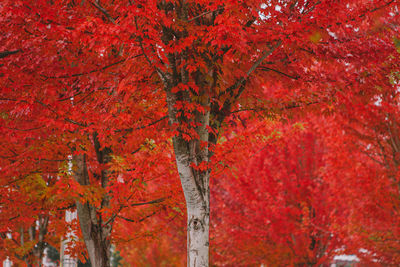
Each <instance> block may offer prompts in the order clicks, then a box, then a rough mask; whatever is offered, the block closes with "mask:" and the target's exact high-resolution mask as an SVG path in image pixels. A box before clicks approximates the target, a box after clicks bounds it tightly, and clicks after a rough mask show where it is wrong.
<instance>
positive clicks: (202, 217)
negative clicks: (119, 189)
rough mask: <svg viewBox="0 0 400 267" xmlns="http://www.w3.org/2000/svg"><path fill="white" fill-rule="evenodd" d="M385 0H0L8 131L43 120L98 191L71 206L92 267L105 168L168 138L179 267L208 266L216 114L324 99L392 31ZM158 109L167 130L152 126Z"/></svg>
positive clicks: (110, 207)
mask: <svg viewBox="0 0 400 267" xmlns="http://www.w3.org/2000/svg"><path fill="white" fill-rule="evenodd" d="M394 3H395V1H393V0H392V1H383V2H382V1H368V2H366V1H359V0H348V1H341V2H340V3H335V4H332V3H331V2H330V1H293V2H287V3H281V1H270V2H268V4H266V3H264V2H263V1H246V2H242V1H231V2H223V1H213V2H209V1H200V2H199V1H112V2H104V3H103V2H100V1H97V0H96V1H94V2H92V1H83V2H81V3H76V2H75V1H67V2H66V1H51V2H50V1H44V0H42V1H34V2H32V1H18V2H14V1H5V2H4V3H2V5H1V10H2V12H1V13H2V14H5V16H4V17H2V19H1V23H2V27H4V28H5V27H7V28H8V29H10V31H9V35H8V36H5V37H2V39H1V47H2V50H1V51H2V52H1V54H0V57H1V59H2V60H6V64H4V65H3V66H2V68H3V69H4V73H5V75H3V76H2V77H1V79H2V86H3V87H4V88H5V90H4V92H2V93H3V95H2V96H1V101H2V105H4V109H2V112H3V113H4V114H7V115H9V114H11V115H13V116H11V117H10V118H9V119H7V120H6V123H7V124H6V125H7V127H8V128H12V129H13V130H14V131H16V130H15V129H19V130H22V129H23V130H24V131H26V132H27V134H25V135H23V136H24V137H21V138H20V140H26V139H29V138H30V137H29V135H30V134H32V131H35V130H34V129H35V128H37V127H41V126H42V124H43V122H44V123H46V129H47V133H51V134H52V136H57V138H55V139H56V140H57V145H58V146H59V147H57V149H58V151H60V153H61V154H62V155H63V159H64V160H65V159H66V158H67V155H71V154H74V160H73V161H74V164H75V167H74V170H75V178H76V180H77V181H78V184H75V187H76V189H77V190H78V191H81V194H82V193H85V194H83V195H85V196H93V195H95V196H97V198H94V197H93V198H91V199H90V200H91V201H89V202H88V200H89V199H88V198H85V199H78V200H81V201H78V204H77V206H78V210H80V211H78V213H80V215H79V216H80V220H81V222H83V221H85V222H86V221H87V222H89V224H90V225H92V227H89V228H87V227H86V228H85V227H82V231H83V236H84V237H85V239H86V244H87V247H88V249H89V255H90V257H91V259H92V258H93V259H95V258H96V259H97V258H98V259H104V260H103V263H99V264H98V266H102V264H104V265H108V262H109V259H108V258H109V255H107V251H108V248H109V241H108V240H109V237H110V235H111V225H112V223H113V221H114V219H115V218H116V217H117V215H118V214H119V209H120V208H121V205H115V204H117V203H115V201H112V200H111V199H114V200H115V199H118V198H117V196H115V195H113V192H115V190H114V191H113V190H111V189H110V188H111V187H112V186H111V184H112V181H114V182H115V181H118V177H119V176H118V172H116V171H115V170H114V169H113V168H112V166H113V165H114V166H119V165H121V164H119V163H118V160H117V159H118V158H119V157H122V158H123V159H124V161H126V162H127V164H128V165H130V164H133V163H132V162H135V163H136V162H139V161H140V160H143V158H141V157H140V155H143V154H142V153H138V154H137V153H133V154H134V156H133V157H134V158H132V156H131V155H130V154H132V152H135V151H136V150H137V149H138V147H141V145H142V144H145V147H148V148H150V147H151V146H152V143H153V141H151V140H156V142H157V144H158V143H159V141H158V140H162V139H164V140H165V139H167V138H168V137H170V136H173V137H172V139H173V148H174V151H175V160H176V164H177V169H178V173H179V176H180V180H181V183H182V188H183V192H184V195H185V200H186V206H187V229H188V232H187V233H188V241H187V244H188V265H189V266H195V265H196V266H208V262H209V259H208V250H209V212H210V202H209V195H210V190H209V180H210V173H211V167H212V164H210V159H211V156H212V155H213V150H214V149H215V145H217V143H218V137H219V136H220V134H221V132H223V131H225V130H227V127H226V123H225V122H226V118H227V117H228V116H229V115H230V113H231V112H233V111H235V110H237V109H256V110H258V109H277V110H279V109H285V108H289V107H295V106H302V105H310V104H312V103H315V102H327V101H331V100H332V97H333V96H334V95H335V94H336V91H335V90H334V88H337V87H335V86H334V85H335V83H336V82H337V81H338V80H339V81H341V79H342V77H343V75H342V73H343V70H344V69H346V67H345V66H346V64H351V63H352V62H354V61H357V60H359V57H361V55H363V54H362V53H369V52H370V51H371V50H372V51H379V49H381V48H385V47H386V46H385V45H382V40H386V39H387V38H388V35H389V32H390V31H391V29H390V28H384V27H383V26H382V25H388V24H389V23H390V21H391V20H393V17H392V16H390V15H389V14H390V12H391V11H393V10H395V7H394V6H395V4H394ZM356 29H357V30H356ZM339 33H340V34H342V33H345V34H346V36H347V37H346V40H345V42H343V40H342V39H339V40H338V38H337V37H335V36H337V35H338V34H339ZM377 33H378V34H377ZM360 44H362V47H361V45H360ZM375 46H376V47H375ZM360 47H361V48H360ZM353 55H357V56H358V57H357V58H355V57H353ZM365 55H366V56H365V58H364V61H368V60H376V58H372V56H371V55H369V54H365ZM328 67H329V68H328ZM6 68H7V69H6ZM21 70H22V71H21ZM347 71H348V72H349V73H352V70H351V69H350V70H347ZM350 76H351V75H348V76H346V78H348V77H350ZM350 80H351V79H350ZM249 88H251V90H248V89H249ZM27 92H29V96H28V94H27ZM165 100H166V103H167V107H165V105H164V101H165ZM33 110H35V112H37V113H36V114H34V113H33ZM153 114H154V115H153ZM165 114H167V116H168V119H169V125H170V126H169V130H170V131H169V132H165V131H163V130H161V128H159V129H160V133H158V134H155V133H154V131H151V129H154V128H152V127H156V126H155V125H156V123H157V122H159V121H161V120H162V118H164V117H165ZM23 116H26V120H25V121H24V122H23V123H22V122H21V121H20V118H21V117H23ZM16 118H18V120H16ZM20 122H21V124H20ZM147 125H150V126H151V127H146V126H147ZM21 126H24V127H21ZM44 140H46V137H44ZM42 153H43V152H42ZM133 165H134V164H133ZM143 170H144V169H135V173H136V172H137V171H138V173H140V174H142V171H143ZM146 170H148V169H146ZM149 170H150V171H151V169H149ZM120 171H121V170H120ZM121 173H122V171H121V172H120V174H121ZM127 174H131V173H130V172H129V171H128V172H127V173H125V172H124V173H123V174H121V175H122V177H124V179H125V177H127ZM92 181H93V185H94V186H93V187H91V186H90V185H92ZM88 182H90V183H91V184H90V185H89V184H88ZM82 189H84V190H83V192H82ZM93 192H95V194H92V193H93ZM99 196H100V197H99ZM127 199H129V200H130V198H129V197H127ZM147 202H148V201H145V202H144V203H147ZM79 203H80V204H79ZM86 204H87V205H86ZM80 205H81V206H80ZM85 205H86V206H85ZM122 206H124V205H122ZM97 212H98V214H97ZM104 222H105V223H104ZM83 225H86V223H83ZM91 231H95V232H91ZM85 232H86V233H85ZM95 239H96V240H95ZM99 242H100V243H99ZM94 243H95V244H97V245H95V246H93V244H94ZM91 244H92V245H91ZM90 247H93V249H90ZM94 250H98V251H97V252H96V251H94ZM96 255H101V256H96ZM92 263H93V264H95V263H94V261H93V260H92ZM95 265H97V264H95Z"/></svg>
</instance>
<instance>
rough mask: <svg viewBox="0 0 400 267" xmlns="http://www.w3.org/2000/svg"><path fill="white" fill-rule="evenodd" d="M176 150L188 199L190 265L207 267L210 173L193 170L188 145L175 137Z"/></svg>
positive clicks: (179, 170)
mask: <svg viewBox="0 0 400 267" xmlns="http://www.w3.org/2000/svg"><path fill="white" fill-rule="evenodd" d="M189 144H190V142H189ZM174 149H175V158H176V164H177V168H178V172H179V177H180V180H181V183H182V189H183V192H184V195H185V200H186V209H187V264H188V266H190V267H202V266H208V261H209V259H208V254H209V222H210V191H209V177H210V175H209V171H204V172H200V171H198V170H194V169H193V168H192V167H191V163H192V161H191V160H190V154H192V153H190V151H188V149H187V142H186V141H184V140H182V138H180V137H175V138H174ZM194 156H196V155H194ZM197 156H198V155H197Z"/></svg>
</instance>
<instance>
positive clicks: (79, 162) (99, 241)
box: [73, 154, 111, 267]
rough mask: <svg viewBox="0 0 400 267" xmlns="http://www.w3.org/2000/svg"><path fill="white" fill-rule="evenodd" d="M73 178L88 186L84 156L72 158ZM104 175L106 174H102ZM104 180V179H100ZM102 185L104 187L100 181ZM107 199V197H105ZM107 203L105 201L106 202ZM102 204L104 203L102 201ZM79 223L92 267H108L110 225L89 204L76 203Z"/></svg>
mask: <svg viewBox="0 0 400 267" xmlns="http://www.w3.org/2000/svg"><path fill="white" fill-rule="evenodd" d="M73 164H74V165H75V167H74V177H75V179H76V181H77V182H78V183H79V184H81V185H88V184H89V175H88V170H87V162H86V155H85V154H82V155H75V156H73ZM103 175H106V174H102V176H103ZM102 179H104V177H102ZM102 185H106V184H104V183H103V181H102ZM106 198H107V197H106ZM107 201H109V200H108V199H106V202H107ZM103 202H104V201H103ZM106 204H107V203H105V205H106ZM76 207H77V211H78V218H79V223H80V226H81V231H82V234H83V239H84V241H85V245H86V248H87V251H88V254H89V258H90V262H91V265H92V266H93V267H109V266H110V257H111V253H110V248H111V243H110V235H111V223H110V222H109V223H105V222H104V221H103V220H102V217H101V216H98V214H97V208H96V207H94V206H92V205H91V204H90V203H88V202H86V203H81V202H77V203H76Z"/></svg>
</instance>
